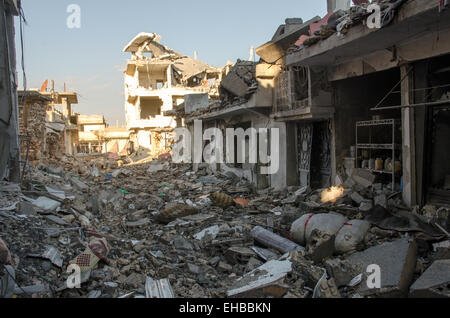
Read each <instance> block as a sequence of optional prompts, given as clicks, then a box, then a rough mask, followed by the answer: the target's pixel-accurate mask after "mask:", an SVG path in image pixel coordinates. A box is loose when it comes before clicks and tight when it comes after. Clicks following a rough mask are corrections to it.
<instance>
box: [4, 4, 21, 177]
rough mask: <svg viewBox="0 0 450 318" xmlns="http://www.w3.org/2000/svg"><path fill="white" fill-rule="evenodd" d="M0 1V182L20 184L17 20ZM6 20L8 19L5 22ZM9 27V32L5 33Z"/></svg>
mask: <svg viewBox="0 0 450 318" xmlns="http://www.w3.org/2000/svg"><path fill="white" fill-rule="evenodd" d="M5 10H6V8H5V7H4V2H3V1H2V2H0V110H1V111H0V118H1V121H0V159H1V160H0V179H3V178H5V177H9V180H10V181H12V182H19V181H20V164H19V163H20V145H19V109H18V105H17V104H18V99H17V86H18V83H17V77H16V50H15V39H14V35H15V34H14V33H15V31H14V17H13V16H12V15H11V13H9V12H6V14H5ZM5 17H6V20H5ZM5 26H6V30H5Z"/></svg>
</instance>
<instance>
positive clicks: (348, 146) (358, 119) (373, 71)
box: [185, 0, 450, 206]
mask: <svg viewBox="0 0 450 318" xmlns="http://www.w3.org/2000/svg"><path fill="white" fill-rule="evenodd" d="M376 3H379V4H380V7H381V9H382V10H381V17H382V19H381V22H382V25H381V28H380V29H378V28H372V29H371V28H369V26H368V25H367V23H366V19H367V18H368V17H369V16H370V12H368V11H367V10H366V8H367V6H368V2H367V1H362V2H361V4H358V5H354V6H351V7H350V5H349V1H348V2H345V1H344V2H342V3H337V2H336V1H329V2H328V4H329V8H330V11H329V13H328V14H327V15H325V16H324V17H323V18H320V17H315V18H313V19H311V20H309V21H307V22H303V21H302V19H287V20H286V24H284V25H281V26H280V27H279V28H278V29H277V31H276V33H275V35H274V36H273V38H272V39H271V40H270V41H269V42H267V43H266V44H264V45H262V46H260V47H258V48H257V49H256V52H257V54H258V55H259V56H260V57H261V60H260V61H259V62H258V63H253V62H247V61H244V62H238V63H237V65H236V66H235V68H234V69H232V70H231V72H230V74H228V76H226V77H224V79H223V80H222V83H221V87H220V90H221V102H215V101H210V102H209V103H206V102H204V103H203V108H201V109H200V110H197V111H195V112H192V111H191V109H192V107H191V105H186V114H185V116H186V123H188V124H189V123H192V122H193V121H194V120H200V119H201V120H203V121H204V122H205V126H206V127H204V128H208V127H222V129H224V128H227V127H231V128H236V127H242V128H244V130H245V129H247V128H250V127H253V128H258V127H261V125H262V126H263V127H278V128H279V129H280V140H279V147H280V148H279V149H280V152H279V156H280V162H281V165H280V170H279V171H278V173H276V174H274V175H271V176H263V175H260V174H259V173H258V165H247V166H245V167H242V166H241V167H239V168H245V169H244V170H245V171H244V174H245V175H246V176H248V179H249V180H250V181H251V182H253V183H254V184H255V186H257V187H258V188H266V187H272V188H276V189H280V188H286V187H288V186H294V185H300V186H311V187H313V188H326V187H330V186H332V185H340V184H342V183H343V182H344V181H345V180H346V179H347V178H348V177H350V176H351V175H352V174H353V173H354V170H355V169H356V168H358V169H360V168H363V169H365V170H367V171H368V172H370V173H373V174H375V175H376V176H377V180H378V181H380V182H382V183H383V184H384V185H385V187H387V188H390V189H391V190H392V191H394V192H395V191H402V192H403V196H404V199H405V202H407V203H408V205H409V206H414V205H416V204H418V205H424V204H425V203H427V202H433V203H437V202H441V203H443V202H446V200H448V190H447V189H448V187H449V185H448V182H449V179H450V176H449V171H448V169H447V168H448V165H445V164H444V163H445V162H447V160H448V158H447V153H446V152H445V151H444V152H442V150H444V149H447V147H445V146H444V144H445V142H446V141H445V140H446V137H445V136H448V127H447V124H444V123H445V122H446V109H447V106H446V103H447V102H446V98H447V91H448V88H447V86H446V85H447V84H448V83H447V82H448V79H447V78H446V76H447V74H448V66H447V65H446V63H447V62H446V60H447V58H446V54H449V53H450V51H449V48H448V47H446V43H447V41H446V40H445V39H444V37H445V36H446V35H444V34H447V33H446V32H445V31H446V30H447V25H446V23H445V22H443V21H447V20H446V17H447V15H448V10H443V11H440V10H439V7H440V4H439V2H437V1H423V3H421V2H420V1H411V2H408V3H405V1H401V0H398V1H377V2H376ZM347 7H348V8H347ZM341 8H344V9H345V8H347V9H346V10H342V9H341ZM363 22H364V23H363ZM405 30H407V31H405ZM413 35H414V36H413ZM416 38H417V39H416ZM402 54H403V55H402ZM420 65H422V66H420ZM408 92H409V93H408ZM188 102H190V101H188ZM191 104H192V105H195V101H194V102H192V103H191ZM407 114H409V115H407ZM413 114H414V115H413ZM220 122H221V123H220ZM447 139H448V138H447ZM438 149H440V150H438ZM437 152H440V153H441V155H439V156H438V155H437ZM427 154H431V155H427ZM432 154H434V155H432ZM222 168H223V169H227V168H228V167H227V166H226V165H223V167H222ZM358 171H359V170H356V173H357V172H358ZM378 181H377V182H378ZM446 198H447V199H446ZM447 202H448V201H447Z"/></svg>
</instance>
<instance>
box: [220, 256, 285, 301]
mask: <svg viewBox="0 0 450 318" xmlns="http://www.w3.org/2000/svg"><path fill="white" fill-rule="evenodd" d="M291 271H292V263H291V261H290V260H284V261H276V260H273V261H270V262H267V263H266V264H264V265H262V266H261V267H258V268H257V269H255V270H254V271H252V272H250V273H248V274H246V275H244V276H243V277H242V278H240V279H238V281H237V282H236V284H235V286H234V287H233V289H231V290H229V291H228V292H227V296H228V297H261V296H267V295H271V296H274V297H282V296H283V295H284V294H285V293H286V292H287V289H288V288H287V287H284V288H283V286H281V284H280V283H281V281H282V280H283V279H284V278H285V277H286V275H287V274H288V273H290V272H291Z"/></svg>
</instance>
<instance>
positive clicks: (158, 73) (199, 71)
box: [124, 33, 222, 156]
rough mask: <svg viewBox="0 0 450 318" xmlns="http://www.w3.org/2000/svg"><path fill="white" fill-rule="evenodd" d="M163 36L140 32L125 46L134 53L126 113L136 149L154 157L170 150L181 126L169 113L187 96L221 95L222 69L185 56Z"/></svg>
mask: <svg viewBox="0 0 450 318" xmlns="http://www.w3.org/2000/svg"><path fill="white" fill-rule="evenodd" d="M160 41H161V36H159V35H157V34H154V33H140V34H138V35H137V36H136V37H135V38H134V39H133V40H131V42H130V43H129V44H128V45H127V46H126V47H125V48H124V52H129V53H131V55H132V57H131V59H130V60H129V61H128V63H127V68H126V71H125V113H126V126H127V129H129V130H132V131H133V133H132V136H131V138H132V141H133V143H134V145H135V147H136V148H144V149H147V150H150V152H151V154H152V155H153V156H157V155H160V154H162V153H165V152H168V151H170V148H169V146H170V144H171V140H172V138H173V135H172V132H173V130H174V129H175V128H176V127H181V126H182V122H177V120H176V117H174V116H166V115H165V114H164V112H168V111H169V112H170V111H172V110H174V108H176V107H177V106H179V105H181V104H183V103H184V98H185V96H186V95H189V94H193V93H207V94H208V95H209V96H210V97H211V98H213V99H214V98H218V96H219V94H218V86H219V83H220V80H221V77H222V69H219V68H216V67H212V66H210V65H208V64H205V63H202V62H200V61H198V60H196V59H193V58H190V57H187V56H184V55H182V54H180V53H177V52H175V51H173V50H172V49H170V48H168V47H166V46H164V45H162V44H161V43H160Z"/></svg>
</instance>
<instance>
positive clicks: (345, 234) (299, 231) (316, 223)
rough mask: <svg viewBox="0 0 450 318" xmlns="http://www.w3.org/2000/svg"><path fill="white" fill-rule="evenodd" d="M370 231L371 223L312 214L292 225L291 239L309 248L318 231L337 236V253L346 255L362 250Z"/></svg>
mask: <svg viewBox="0 0 450 318" xmlns="http://www.w3.org/2000/svg"><path fill="white" fill-rule="evenodd" d="M369 229H370V223H369V222H367V221H361V220H352V221H348V219H347V218H346V217H344V216H342V215H340V214H335V213H329V214H313V213H310V214H305V215H303V216H302V217H301V218H299V219H298V220H297V221H295V222H294V223H293V224H292V226H291V237H292V238H293V240H294V241H295V242H296V243H298V244H300V245H302V246H307V245H309V244H312V243H313V240H314V235H313V233H316V232H318V231H319V232H320V233H323V234H326V235H329V236H335V241H334V247H335V252H337V253H340V254H344V253H348V252H353V251H356V250H360V249H362V248H363V247H364V241H365V237H366V235H367V233H368V231H369Z"/></svg>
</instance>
